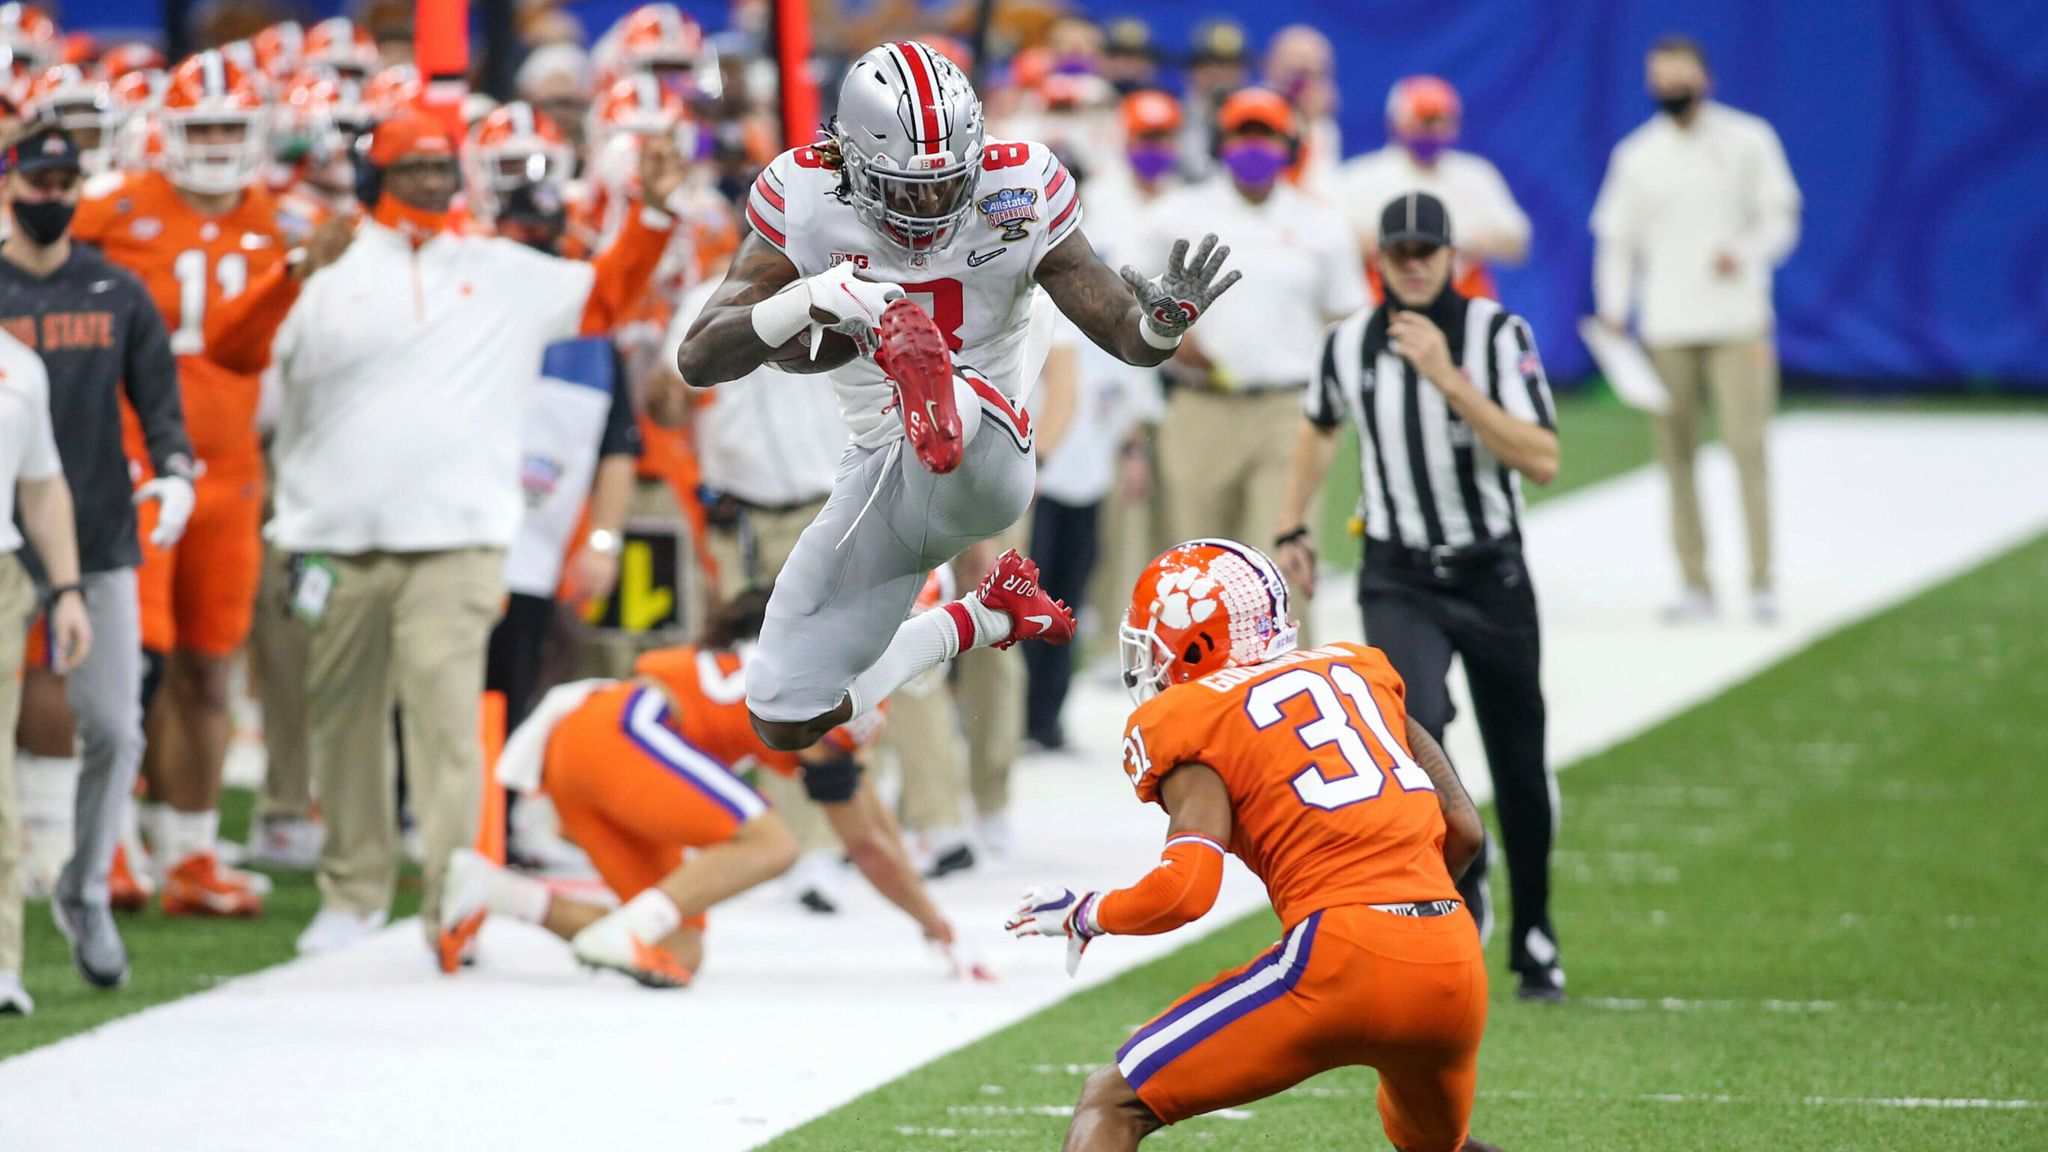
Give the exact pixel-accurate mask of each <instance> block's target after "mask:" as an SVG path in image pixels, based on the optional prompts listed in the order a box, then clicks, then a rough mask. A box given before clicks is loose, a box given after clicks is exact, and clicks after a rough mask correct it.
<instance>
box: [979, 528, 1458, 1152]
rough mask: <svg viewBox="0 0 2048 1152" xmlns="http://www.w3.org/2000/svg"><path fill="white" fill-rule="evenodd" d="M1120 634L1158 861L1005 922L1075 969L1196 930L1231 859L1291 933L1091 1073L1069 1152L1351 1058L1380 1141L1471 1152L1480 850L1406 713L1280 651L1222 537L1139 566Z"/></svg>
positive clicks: (1434, 752)
mask: <svg viewBox="0 0 2048 1152" xmlns="http://www.w3.org/2000/svg"><path fill="white" fill-rule="evenodd" d="M1119 637H1120V639H1121V641H1122V648H1123V665H1124V683H1125V684H1126V685H1127V686H1128V687H1129V688H1130V690H1131V695H1132V697H1133V698H1134V699H1136V700H1137V701H1138V707H1137V709H1136V711H1134V712H1133V713H1132V714H1131V719H1130V724H1129V726H1128V728H1127V729H1126V730H1125V734H1124V771H1125V772H1126V773H1128V774H1129V776H1130V778H1131V784H1132V785H1133V786H1134V787H1135V788H1136V789H1137V793H1138V798H1139V799H1140V800H1144V801H1148V802H1151V803H1156V804H1158V805H1159V806H1160V807H1162V808H1164V809H1165V810H1166V811H1167V814H1168V815H1169V816H1170V817H1171V818H1172V822H1171V824H1170V825H1169V827H1168V829H1167V834H1166V852H1165V855H1164V856H1162V857H1161V859H1160V861H1159V866H1158V867H1157V868H1155V869H1154V870H1153V871H1152V872H1151V873H1150V874H1149V875H1147V876H1146V877H1145V878H1144V879H1143V880H1141V881H1139V882H1138V883H1137V884H1135V885H1132V886H1131V887H1129V888H1124V889H1121V890H1118V891H1115V892H1108V893H1101V892H1080V893H1076V892H1073V891H1069V890H1068V889H1066V888H1060V887H1055V886H1043V887H1039V888H1034V889H1032V890H1031V891H1029V892H1027V893H1025V895H1024V901H1023V904H1022V905H1021V906H1020V907H1019V908H1018V910H1017V913H1016V914H1015V915H1014V916H1013V917H1012V918H1011V920H1010V922H1009V924H1008V925H1007V927H1008V928H1009V929H1010V930H1011V931H1012V932H1014V933H1016V934H1017V935H1018V936H1030V935H1034V934H1035V935H1042V936H1064V937H1066V938H1067V939H1068V941H1069V943H1068V961H1067V963H1068V969H1069V971H1071V970H1072V968H1073V966H1074V964H1076V963H1077V962H1078V961H1079V959H1080V955H1081V951H1082V950H1083V949H1084V948H1086V947H1087V945H1088V942H1089V941H1090V940H1091V939H1093V938H1094V937H1096V936H1100V935H1104V934H1125V935H1152V934H1155V933H1160V932H1168V931H1171V930H1173V929H1175V928H1178V927H1180V926H1181V925H1183V924H1186V923H1188V922H1190V921H1192V920H1194V919H1196V918H1197V917H1200V916H1201V915H1203V914H1204V913H1206V912H1208V910H1209V908H1210V906H1211V905H1212V904H1214V902H1215V900H1216V892H1217V888H1218V886H1219V885H1220V884H1221V883H1222V879H1223V853H1224V851H1225V846H1226V845H1228V846H1229V850H1230V851H1232V852H1235V853H1236V854H1237V856H1238V858H1239V859H1241V860H1243V861H1244V862H1245V864H1246V865H1247V866H1248V867H1250V868H1251V870H1252V871H1253V872H1254V873H1255V874H1257V876H1258V877H1259V879H1261V880H1263V881H1265V884H1266V888H1267V891H1268V892H1270V893H1271V895H1272V901H1273V909H1274V911H1275V912H1277V913H1278V914H1279V916H1280V921H1281V923H1282V924H1284V925H1286V928H1287V932H1286V936H1285V938H1284V939H1283V940H1281V942H1280V943H1278V944H1275V945H1274V946H1273V947H1272V948H1271V949H1269V950H1268V951H1267V952H1266V953H1265V954H1264V955H1262V956H1260V957H1259V958H1258V959H1256V960H1254V961H1252V962H1251V963H1250V964H1247V965H1245V966H1244V967H1242V968H1237V969H1233V970H1232V971H1229V972H1225V973H1223V974H1222V975H1221V976H1218V977H1217V978H1216V979H1215V980H1212V981H1210V982H1209V983H1207V984H1204V985H1202V986H1201V987H1199V988H1197V989H1195V990H1194V991H1193V992H1190V993H1189V994H1188V995H1187V996H1185V997H1183V998H1182V999H1181V1000H1180V1001H1179V1002H1178V1003H1176V1004H1174V1005H1173V1007H1171V1008H1169V1009H1167V1010H1166V1012H1164V1013H1163V1014H1161V1015H1160V1016H1158V1017H1157V1018H1155V1019H1154V1020H1153V1021H1152V1022H1151V1023H1149V1024H1147V1025H1145V1026H1144V1027H1142V1028H1140V1029H1139V1030H1138V1031H1137V1032H1136V1033H1135V1034H1134V1035H1133V1036H1132V1037H1131V1038H1130V1040H1129V1041H1127V1042H1126V1043H1125V1044H1124V1046H1123V1047H1122V1048H1120V1049H1118V1051H1117V1062H1116V1063H1115V1064H1113V1065H1110V1066H1109V1067H1106V1068H1103V1069H1100V1070H1099V1071H1097V1072H1096V1073H1095V1074H1094V1075H1092V1076H1090V1077H1089V1078H1088V1082H1087V1085H1086V1086H1085V1087H1084V1088H1083V1089H1082V1091H1081V1101H1080V1104H1079V1106H1078V1107H1076V1109H1075V1111H1074V1121H1073V1124H1072V1126H1071V1127H1069V1128H1068V1129H1067V1139H1066V1145H1065V1147H1066V1149H1067V1152H1105V1150H1109V1149H1133V1148H1136V1147H1137V1146H1138V1142H1139V1141H1140V1140H1142V1139H1143V1138H1144V1137H1145V1136H1147V1135H1149V1134H1150V1133H1152V1132H1155V1131H1157V1130H1158V1129H1159V1128H1161V1127H1163V1126H1165V1125H1167V1124H1172V1123H1176V1122H1178V1121H1181V1120H1184V1119H1186V1118H1188V1117H1190V1116H1198V1115H1201V1114H1202V1113H1205V1112H1213V1111H1216V1110H1217V1109H1219V1108H1227V1107H1231V1106H1233V1105H1237V1104H1244V1103H1247V1102H1249V1101H1252V1100H1259V1099H1263V1098H1265V1097H1267V1096H1271V1095H1273V1094H1275V1093H1277V1092H1280V1091H1283V1090H1285V1089H1287V1088H1289V1087H1291V1086H1293V1085H1295V1084H1298V1083H1300V1082H1301V1081H1303V1080H1306V1079H1308V1078H1309V1077H1311V1076H1314V1075H1316V1074H1317V1073H1320V1072H1325V1071H1328V1070H1329V1069H1332V1068H1339V1067H1344V1066H1347V1065H1357V1064H1362V1065H1367V1066H1370V1067H1372V1068H1375V1069H1377V1070H1378V1071H1379V1076H1380V1088H1379V1110H1380V1121H1381V1124H1382V1125H1383V1127H1384V1128H1385V1130H1386V1133H1387V1137H1388V1139H1390V1140H1392V1141H1393V1142H1394V1145H1395V1147H1397V1148H1400V1149H1402V1150H1403V1152H1453V1150H1455V1149H1459V1148H1463V1149H1468V1150H1471V1152H1490V1150H1489V1146H1488V1145H1485V1144H1481V1143H1479V1142H1478V1141H1476V1140H1471V1139H1469V1138H1468V1137H1467V1135H1466V1127H1467V1123H1468V1121H1469V1120H1470V1118H1471V1115H1472V1095H1473V1090H1474V1087H1475V1081H1476V1072H1477V1067H1478V1060H1479V1037H1480V1034H1481V1033H1482V1032H1483V1031H1484V1030H1485V1027H1486V966H1485V962H1484V960H1483V958H1482V957H1481V954H1480V950H1479V938H1478V934H1477V933H1476V932H1474V931H1473V928H1472V921H1471V917H1470V916H1469V915H1468V914H1467V913H1466V911H1465V910H1464V908H1463V907H1462V906H1461V905H1460V904H1459V902H1458V899H1457V896H1458V892H1457V889H1456V888H1455V887H1454V886H1453V877H1455V876H1456V875H1458V874H1459V873H1462V872H1463V871H1464V870H1465V868H1466V866H1468V865H1469V864H1470V863H1471V862H1472V858H1473V856H1474V855H1475V854H1476V853H1477V852H1478V851H1479V846H1480V844H1481V833H1480V826H1479V815H1478V813H1477V812H1476V811H1474V810H1473V807H1472V801H1471V799H1470V798H1469V797H1467V796H1466V795H1465V790H1464V788H1463V787H1462V786H1461V785H1460V784H1459V782H1458V777H1457V774H1456V773H1455V772H1454V771H1453V770H1452V769H1451V765H1450V762H1449V761H1448V760H1446V759H1445V758H1444V753H1443V749H1442V748H1439V747H1438V746H1437V744H1436V742H1435V741H1434V740H1432V739H1430V737H1429V733H1428V732H1426V731H1424V730H1423V729H1422V728H1421V727H1420V726H1419V725H1417V724H1416V723H1415V722H1414V721H1413V720H1410V719H1409V718H1408V716H1407V713H1406V711H1405V709H1404V708H1403V705H1402V701H1403V696H1404V689H1403V687H1402V684H1401V678H1400V677H1399V676H1398V675H1396V674H1395V672H1394V670H1393V668H1392V666H1390V665H1389V664H1388V663H1387V661H1386V658H1385V657H1384V656H1382V655H1381V654H1380V652H1379V650H1378V649H1374V648H1368V647H1366V646H1364V645H1362V644H1328V645H1325V646H1323V647H1321V648H1312V649H1309V650H1307V651H1297V650H1296V649H1295V637H1296V629H1295V625H1294V623H1293V622H1292V621H1290V620H1289V619H1288V618H1287V583H1286V581H1285V580H1284V579H1283V578H1282V577H1281V575H1280V572H1279V570H1278V569H1277V568H1275V567H1274V566H1273V562H1272V561H1271V560H1269V559H1268V558H1267V557H1266V555H1265V554H1264V553H1263V552H1260V551H1259V550H1257V549H1255V548H1252V547H1249V546H1247V545H1244V544H1239V543H1236V542H1234V541H1229V540H1196V541H1192V542H1190V543H1187V544H1182V545H1180V546H1179V547H1176V548H1174V549H1172V550H1171V551H1169V552H1167V553H1166V554H1165V555H1163V556H1161V557H1160V558H1159V559H1157V560H1155V561H1153V562H1152V565H1151V566H1150V567H1149V568H1147V569H1146V570H1145V573H1144V574H1143V575H1142V576H1140V577H1139V578H1138V586H1137V590H1136V592H1135V593H1133V595H1132V598H1131V603H1130V606H1129V608H1128V609H1126V610H1125V613H1124V621H1123V626H1122V627H1121V628H1120V629H1119ZM1402 734H1405V737H1406V738H1405V739H1403V738H1402ZM1390 777H1391V780H1390V779H1389V778H1390Z"/></svg>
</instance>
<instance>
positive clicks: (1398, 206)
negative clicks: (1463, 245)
mask: <svg viewBox="0 0 2048 1152" xmlns="http://www.w3.org/2000/svg"><path fill="white" fill-rule="evenodd" d="M1403 240H1413V241H1417V242H1419V243H1423V244H1428V245H1431V246H1433V247H1437V248H1442V247H1444V246H1445V245H1448V244H1449V243H1450V242H1451V214H1450V213H1449V212H1447V211H1445V209H1444V202H1443V201H1441V200H1439V199H1437V198H1436V197H1434V196H1431V195H1430V194H1429V193H1427V192H1410V193H1408V194H1407V195H1405V196H1402V197H1400V198H1399V199H1396V200H1392V201H1389V202H1388V203H1387V206H1386V207H1385V208H1382V209H1380V247H1382V248H1385V247H1387V246H1389V245H1392V244H1397V243H1399V242H1401V241H1403Z"/></svg>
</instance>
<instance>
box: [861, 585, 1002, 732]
mask: <svg viewBox="0 0 2048 1152" xmlns="http://www.w3.org/2000/svg"><path fill="white" fill-rule="evenodd" d="M1009 634H1010V614H1009V613H1007V612H998V611H996V610H995V609H994V608H991V607H989V606H988V605H986V604H983V603H982V602H981V597H979V596H973V595H969V596H963V597H961V598H960V599H958V600H955V601H953V602H952V603H950V604H941V605H939V606H938V607H937V608H934V609H932V610H931V611H929V612H923V613H919V614H918V615H916V616H913V617H911V618H910V619H908V620H905V621H904V622H903V623H902V625H901V626H900V627H898V628H897V629H896V638H895V639H894V640H891V641H889V647H888V648H887V649H886V650H884V651H883V652H882V657H881V659H879V660H876V661H875V663H874V665H873V666H872V667H870V668H869V669H868V670H867V671H865V672H863V673H861V674H860V675H858V676H856V677H854V678H853V686H852V687H850V688H848V689H847V690H846V695H847V697H848V698H849V699H850V700H852V701H853V715H854V716H864V715H866V714H868V713H869V712H872V711H874V709H875V705H877V704H880V703H881V702H882V701H884V700H887V699H888V698H889V695H890V694H891V693H893V692H895V691H896V690H897V689H898V688H901V687H903V686H904V685H905V684H908V683H910V682H911V681H912V680H915V679H917V678H918V677H919V676H921V675H923V674H924V673H925V672H926V671H927V670H929V669H932V668H936V667H938V666H939V665H941V664H944V663H945V662H946V661H948V660H951V659H952V658H953V657H955V656H958V655H959V654H960V653H961V652H962V651H964V650H966V649H968V648H980V647H984V646H986V645H989V644H993V643H995V642H996V641H998V640H1001V639H1002V638H1003V637H1005V636H1008V635H1009Z"/></svg>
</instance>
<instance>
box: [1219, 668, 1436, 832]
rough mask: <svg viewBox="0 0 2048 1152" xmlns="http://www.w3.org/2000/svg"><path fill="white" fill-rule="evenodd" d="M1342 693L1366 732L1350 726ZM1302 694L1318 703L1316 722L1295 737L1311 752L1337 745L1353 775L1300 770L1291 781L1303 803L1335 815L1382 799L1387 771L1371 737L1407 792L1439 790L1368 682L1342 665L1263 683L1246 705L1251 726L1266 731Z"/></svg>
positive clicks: (1318, 766)
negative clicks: (1398, 736)
mask: <svg viewBox="0 0 2048 1152" xmlns="http://www.w3.org/2000/svg"><path fill="white" fill-rule="evenodd" d="M1340 692H1341V693H1343V695H1344V696H1346V697H1349V698H1350V700H1351V703H1352V704H1353V705H1354V706H1355V707H1356V708H1357V710H1358V718H1359V719H1360V720H1362V721H1364V722H1365V727H1366V730H1365V731H1364V732H1361V731H1359V729H1358V728H1357V726H1356V725H1354V724H1352V722H1351V717H1350V715H1349V714H1348V713H1346V712H1345V711H1344V703H1343V701H1342V700H1340V699H1339V698H1338V693H1340ZM1302 695H1306V696H1307V697H1308V698H1309V702H1310V703H1311V704H1313V705H1315V712H1316V715H1315V719H1313V720H1310V721H1308V722H1307V723H1304V724H1301V725H1298V726H1297V727H1296V728H1295V729H1294V734H1295V735H1296V736H1297V737H1299V738H1300V740H1301V742H1302V743H1303V744H1305V745H1307V746H1308V749H1309V751H1311V752H1313V751H1315V750H1316V749H1318V748H1324V747H1328V746H1330V745H1333V744H1334V745H1336V747H1337V754H1338V755H1340V756H1342V757H1343V758H1344V763H1345V764H1346V765H1348V766H1349V767H1350V769H1351V774H1350V775H1348V776H1336V777H1332V776H1330V775H1328V774H1326V773H1325V772H1324V771H1323V766H1322V765H1321V764H1319V763H1311V764H1310V765H1309V766H1308V767H1306V768H1304V769H1302V770H1301V774H1300V775H1298V776H1296V777H1295V778H1294V780H1293V781H1292V783H1293V785H1294V794H1295V795H1297V796H1299V797H1301V802H1302V803H1304V804H1307V805H1309V806H1311V807H1315V808H1322V809H1324V810H1331V811H1333V810H1335V809H1338V808H1344V807H1348V806H1350V805H1352V804H1357V803H1360V802H1362V801H1366V800H1370V799H1372V798H1373V797H1375V796H1378V795H1379V794H1380V792H1381V791H1382V790H1383V789H1384V788H1385V787H1386V785H1387V773H1386V769H1384V768H1382V767H1381V766H1380V757H1376V756H1374V755H1373V753H1372V749H1370V748H1368V747H1367V746H1366V740H1367V739H1368V738H1370V739H1371V741H1372V743H1374V744H1377V745H1378V746H1379V749H1380V755H1381V756H1383V757H1385V758H1386V759H1387V760H1389V761H1391V762H1392V765H1393V769H1394V781H1395V783H1398V784H1399V785H1400V786H1401V788H1402V790H1403V791H1407V792H1434V791H1435V790H1436V789H1435V788H1434V787H1433V786H1432V785H1431V784H1430V782H1429V773H1428V772H1426V771H1424V770H1423V768H1422V765H1420V764H1417V763H1416V762H1415V758H1414V757H1412V756H1410V755H1409V754H1408V750H1407V749H1406V748H1404V747H1402V745H1401V742H1400V741H1399V740H1396V739H1394V734H1393V732H1392V731H1390V730H1389V729H1388V727H1387V718H1386V717H1385V716H1384V715H1382V714H1381V712H1380V706H1379V701H1377V700H1374V699H1373V698H1372V689H1371V688H1369V687H1367V685H1366V683H1365V678H1364V677H1362V676H1360V675H1359V674H1358V673H1356V672H1354V671H1352V670H1351V669H1349V668H1346V667H1345V666H1344V665H1342V664H1334V665H1331V667H1330V669H1329V671H1328V672H1327V673H1325V672H1317V671H1312V670H1310V669H1307V668H1296V669H1294V670H1293V671H1291V672H1283V673H1281V674H1280V675H1278V676H1275V677H1273V678H1272V679H1270V680H1262V681H1260V682H1259V683H1258V684H1257V685H1255V686H1253V688H1252V690H1251V691H1250V692H1248V693H1246V695H1245V702H1244V707H1245V711H1246V712H1249V713H1250V714H1251V718H1252V723H1253V724H1255V725H1257V726H1258V727H1259V728H1260V729H1261V730H1263V729H1266V728H1271V727H1272V726H1273V725H1275V724H1278V723H1280V722H1281V721H1282V720H1284V719H1286V715H1285V713H1284V712H1283V711H1282V705H1284V704H1286V703H1287V702H1288V701H1289V700H1292V699H1294V698H1295V697H1296V696H1302Z"/></svg>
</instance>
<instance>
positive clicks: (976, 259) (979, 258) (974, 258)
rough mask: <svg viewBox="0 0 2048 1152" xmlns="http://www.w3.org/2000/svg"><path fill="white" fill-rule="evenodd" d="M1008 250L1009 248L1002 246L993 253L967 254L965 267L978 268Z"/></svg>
mask: <svg viewBox="0 0 2048 1152" xmlns="http://www.w3.org/2000/svg"><path fill="white" fill-rule="evenodd" d="M1009 250H1010V249H1009V246H1008V245H1004V246H1003V247H1001V248H998V249H996V250H995V251H993V252H969V253H968V254H967V266H968V267H969V268H979V267H981V266H982V265H983V264H986V263H988V262H989V261H991V260H993V259H995V258H996V257H998V256H1001V255H1002V254H1003V253H1005V252H1008V251H1009Z"/></svg>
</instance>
